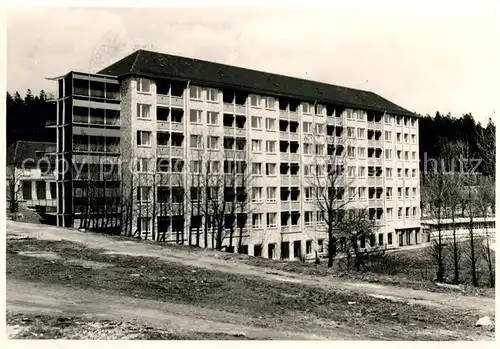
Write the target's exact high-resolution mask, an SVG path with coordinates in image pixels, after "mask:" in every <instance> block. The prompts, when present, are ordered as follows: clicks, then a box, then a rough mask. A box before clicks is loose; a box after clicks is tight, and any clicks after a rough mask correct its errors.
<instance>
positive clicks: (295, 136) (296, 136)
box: [289, 132, 299, 141]
mask: <svg viewBox="0 0 500 349" xmlns="http://www.w3.org/2000/svg"><path fill="white" fill-rule="evenodd" d="M289 137H290V140H291V141H298V140H299V134H298V132H290V134H289Z"/></svg>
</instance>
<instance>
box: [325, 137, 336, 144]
mask: <svg viewBox="0 0 500 349" xmlns="http://www.w3.org/2000/svg"><path fill="white" fill-rule="evenodd" d="M326 142H327V143H330V144H334V143H335V137H334V136H326Z"/></svg>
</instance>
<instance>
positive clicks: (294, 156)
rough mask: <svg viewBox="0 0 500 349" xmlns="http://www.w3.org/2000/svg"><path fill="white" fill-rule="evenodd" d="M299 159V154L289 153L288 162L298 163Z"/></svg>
mask: <svg viewBox="0 0 500 349" xmlns="http://www.w3.org/2000/svg"><path fill="white" fill-rule="evenodd" d="M299 159H300V155H299V153H291V154H290V161H294V162H298V161H299Z"/></svg>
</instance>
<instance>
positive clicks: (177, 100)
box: [171, 96, 184, 108]
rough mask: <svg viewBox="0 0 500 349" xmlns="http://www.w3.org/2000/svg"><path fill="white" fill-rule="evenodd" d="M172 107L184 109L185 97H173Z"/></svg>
mask: <svg viewBox="0 0 500 349" xmlns="http://www.w3.org/2000/svg"><path fill="white" fill-rule="evenodd" d="M171 106H172V107H181V108H182V107H184V97H175V96H172V97H171Z"/></svg>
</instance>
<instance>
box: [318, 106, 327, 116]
mask: <svg viewBox="0 0 500 349" xmlns="http://www.w3.org/2000/svg"><path fill="white" fill-rule="evenodd" d="M325 112H326V107H325V106H324V105H321V104H316V115H325V114H326V113H325Z"/></svg>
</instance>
